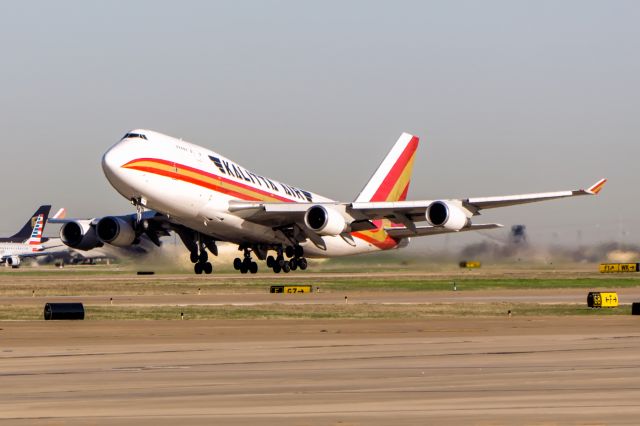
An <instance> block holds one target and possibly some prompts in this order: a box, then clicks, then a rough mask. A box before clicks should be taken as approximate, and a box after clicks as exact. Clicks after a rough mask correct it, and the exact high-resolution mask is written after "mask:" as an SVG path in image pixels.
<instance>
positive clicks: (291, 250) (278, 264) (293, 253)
mask: <svg viewBox="0 0 640 426" xmlns="http://www.w3.org/2000/svg"><path fill="white" fill-rule="evenodd" d="M283 254H284V255H286V256H287V257H288V258H289V260H285V257H284V256H283ZM267 266H268V267H269V268H271V269H273V272H275V273H276V274H278V273H280V272H284V273H288V272H289V271H295V270H296V269H298V268H300V270H302V271H304V270H305V269H307V259H305V258H304V250H303V249H302V247H301V246H287V247H286V248H285V249H284V250H283V249H282V247H280V248H278V250H277V255H276V257H273V256H268V257H267Z"/></svg>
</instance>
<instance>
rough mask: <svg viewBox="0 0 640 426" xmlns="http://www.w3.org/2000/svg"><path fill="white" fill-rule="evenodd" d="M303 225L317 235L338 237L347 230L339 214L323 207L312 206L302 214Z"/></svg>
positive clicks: (347, 225)
mask: <svg viewBox="0 0 640 426" xmlns="http://www.w3.org/2000/svg"><path fill="white" fill-rule="evenodd" d="M304 224H305V225H307V227H308V228H309V229H311V230H312V231H313V232H315V233H316V234H319V235H340V234H342V233H343V232H345V231H346V230H347V229H349V224H348V223H347V222H346V221H345V219H344V217H343V216H342V215H341V214H340V212H338V211H336V210H334V209H332V208H327V207H325V206H313V207H310V208H309V210H307V212H306V213H305V214H304Z"/></svg>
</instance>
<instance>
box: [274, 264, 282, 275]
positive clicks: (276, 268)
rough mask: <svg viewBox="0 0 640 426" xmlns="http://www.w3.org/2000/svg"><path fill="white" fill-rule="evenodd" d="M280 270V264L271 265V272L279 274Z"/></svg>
mask: <svg viewBox="0 0 640 426" xmlns="http://www.w3.org/2000/svg"><path fill="white" fill-rule="evenodd" d="M281 270H282V268H281V267H280V265H279V264H278V263H276V264H275V265H273V272H275V273H276V274H279V273H280V271H281Z"/></svg>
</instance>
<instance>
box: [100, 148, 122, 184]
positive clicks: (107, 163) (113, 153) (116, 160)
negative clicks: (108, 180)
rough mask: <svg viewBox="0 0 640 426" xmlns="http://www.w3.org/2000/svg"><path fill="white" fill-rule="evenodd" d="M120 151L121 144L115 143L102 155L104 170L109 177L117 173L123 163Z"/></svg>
mask: <svg viewBox="0 0 640 426" xmlns="http://www.w3.org/2000/svg"><path fill="white" fill-rule="evenodd" d="M118 151H120V149H119V146H118V145H115V146H112V147H111V148H109V149H108V150H107V152H105V153H104V155H103V156H102V170H103V171H104V173H105V175H107V177H109V175H113V174H115V173H116V172H117V170H118V169H119V168H120V166H122V164H123V163H121V161H120V159H121V155H118Z"/></svg>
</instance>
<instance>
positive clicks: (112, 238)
mask: <svg viewBox="0 0 640 426" xmlns="http://www.w3.org/2000/svg"><path fill="white" fill-rule="evenodd" d="M96 234H97V236H98V238H99V239H100V241H102V242H105V243H109V244H112V245H114V246H118V247H127V246H130V245H131V244H133V242H134V241H135V240H136V237H137V235H136V231H135V229H133V225H131V223H129V222H128V221H126V220H124V219H122V218H121V217H117V216H105V217H103V218H102V219H100V220H99V221H98V223H97V225H96Z"/></svg>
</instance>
